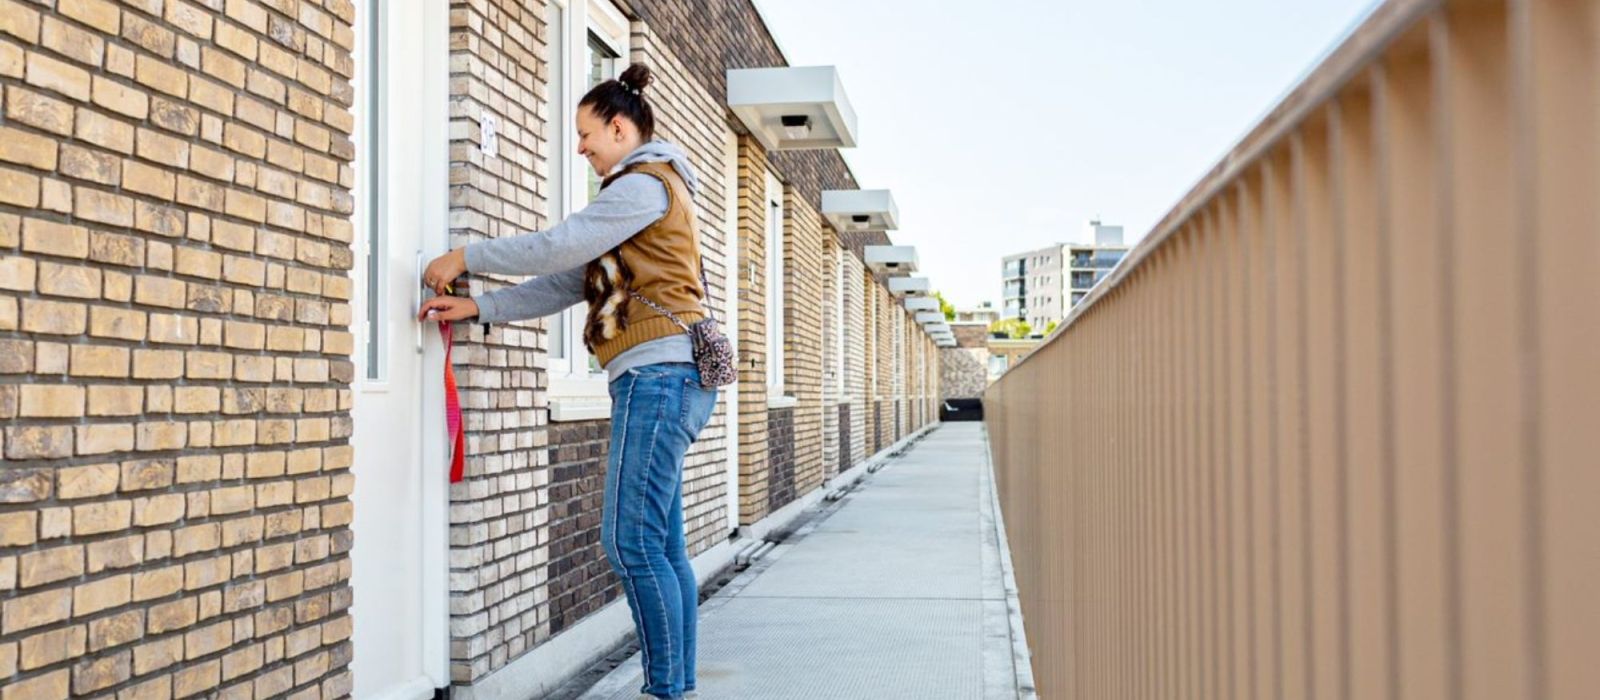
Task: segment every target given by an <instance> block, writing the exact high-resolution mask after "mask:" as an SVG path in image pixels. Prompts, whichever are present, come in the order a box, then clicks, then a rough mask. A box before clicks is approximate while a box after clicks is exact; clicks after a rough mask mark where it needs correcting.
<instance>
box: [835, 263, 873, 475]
mask: <svg viewBox="0 0 1600 700" xmlns="http://www.w3.org/2000/svg"><path fill="white" fill-rule="evenodd" d="M839 254H840V256H842V258H843V260H844V266H843V268H844V269H843V275H844V310H845V321H844V330H843V333H844V347H845V349H844V354H845V364H844V372H845V381H844V386H845V395H846V396H848V397H849V400H850V463H851V464H860V463H861V462H863V461H865V460H866V458H867V457H868V455H869V452H868V446H867V443H868V441H869V438H868V437H867V427H868V426H870V425H872V423H871V421H870V420H868V417H867V412H868V410H870V409H869V408H868V406H869V405H870V404H869V402H870V401H871V389H870V387H871V378H870V377H869V376H868V373H867V370H868V367H869V363H868V361H867V347H868V343H869V340H868V335H869V334H868V333H867V330H868V325H867V323H868V321H867V319H868V318H870V317H869V316H868V315H867V303H866V300H867V296H866V291H867V289H869V287H866V286H864V283H865V281H866V280H867V279H868V277H867V275H866V272H865V270H864V269H863V267H862V264H861V259H860V258H857V257H856V256H855V254H854V253H852V252H850V250H849V249H847V248H844V247H842V246H841V247H840V248H839Z"/></svg>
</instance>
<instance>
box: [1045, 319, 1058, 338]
mask: <svg viewBox="0 0 1600 700" xmlns="http://www.w3.org/2000/svg"><path fill="white" fill-rule="evenodd" d="M1058 323H1059V322H1058V321H1051V322H1050V325H1048V326H1045V327H1044V334H1045V335H1050V334H1051V333H1054V332H1056V325H1058Z"/></svg>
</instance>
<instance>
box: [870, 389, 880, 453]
mask: <svg viewBox="0 0 1600 700" xmlns="http://www.w3.org/2000/svg"><path fill="white" fill-rule="evenodd" d="M882 449H883V402H882V401H874V402H872V449H871V450H870V451H869V452H868V453H867V454H868V456H871V455H875V454H878V451H879V450H882Z"/></svg>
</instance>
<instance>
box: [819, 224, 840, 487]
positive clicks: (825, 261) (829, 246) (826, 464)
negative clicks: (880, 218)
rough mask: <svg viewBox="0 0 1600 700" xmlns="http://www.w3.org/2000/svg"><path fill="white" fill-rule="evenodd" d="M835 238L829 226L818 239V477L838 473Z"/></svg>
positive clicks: (836, 257) (825, 226) (837, 254)
mask: <svg viewBox="0 0 1600 700" xmlns="http://www.w3.org/2000/svg"><path fill="white" fill-rule="evenodd" d="M839 250H840V248H839V238H838V235H837V234H835V233H834V231H833V228H832V227H831V226H827V225H824V226H823V236H822V474H823V476H824V477H825V478H831V477H833V476H835V475H837V474H838V473H839V467H840V464H841V461H840V459H839V408H838V406H839V401H838V399H839V377H840V375H839V371H840V366H839V365H840V361H841V360H842V359H843V358H841V357H839V350H838V348H839V344H838V339H839V333H840V331H841V330H842V329H841V324H840V320H839V306H838V304H839V289H838V282H839Z"/></svg>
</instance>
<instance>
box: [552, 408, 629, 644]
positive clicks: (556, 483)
mask: <svg viewBox="0 0 1600 700" xmlns="http://www.w3.org/2000/svg"><path fill="white" fill-rule="evenodd" d="M610 439H611V421H609V420H598V421H587V422H583V423H553V424H551V426H550V462H551V465H550V563H549V565H548V572H547V573H548V576H549V579H550V633H551V634H552V635H554V634H557V633H559V632H560V631H561V630H563V629H566V628H567V627H570V626H572V625H574V624H576V623H577V622H578V621H579V620H582V619H583V618H584V616H586V615H588V614H589V613H592V612H595V611H596V610H599V609H600V608H601V607H603V606H604V605H605V604H606V603H609V602H611V601H612V600H615V599H616V598H617V596H619V595H621V594H622V587H621V585H620V584H619V582H618V581H617V578H616V574H614V573H612V572H611V564H610V563H608V562H607V561H606V554H605V550H604V549H602V548H601V547H600V514H601V511H602V509H603V505H604V504H603V501H604V498H605V483H606V456H607V453H608V452H609V451H610Z"/></svg>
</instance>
